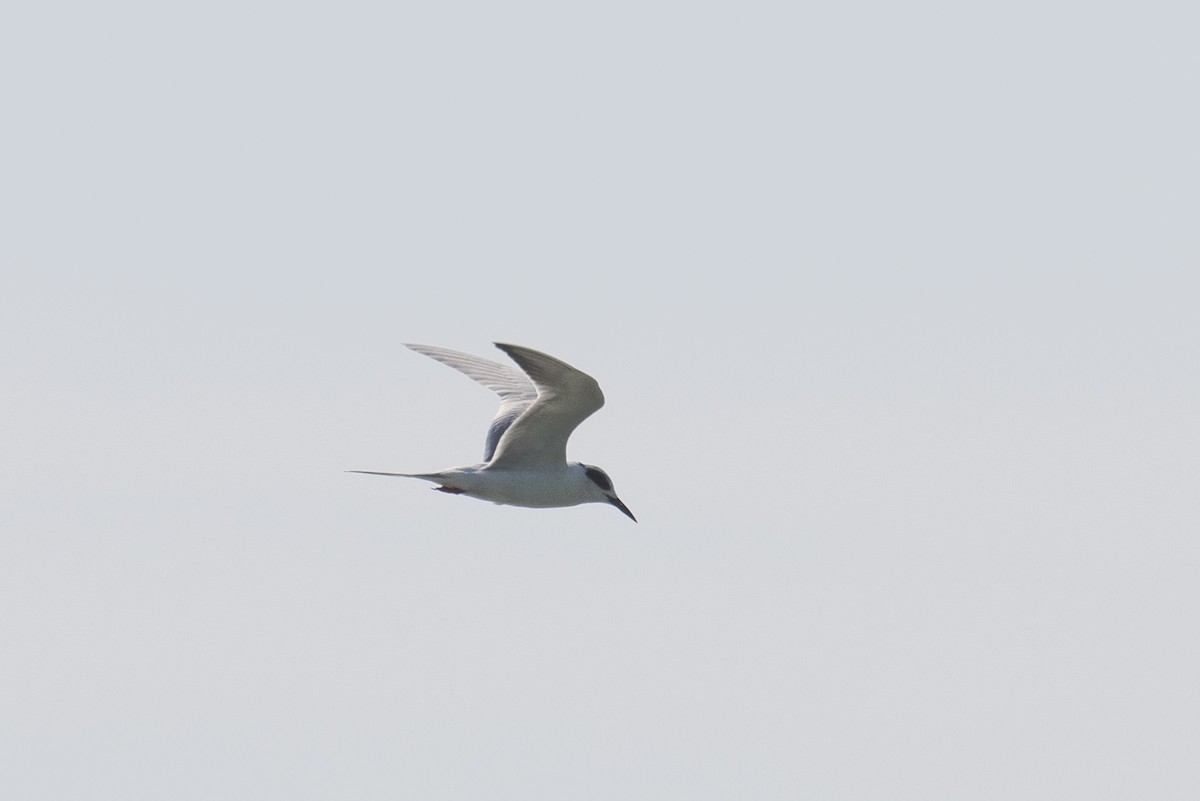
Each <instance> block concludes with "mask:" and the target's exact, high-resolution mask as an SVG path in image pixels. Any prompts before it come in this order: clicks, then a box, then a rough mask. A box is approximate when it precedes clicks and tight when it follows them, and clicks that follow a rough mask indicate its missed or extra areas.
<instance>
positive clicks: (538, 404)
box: [434, 342, 604, 468]
mask: <svg viewBox="0 0 1200 801" xmlns="http://www.w3.org/2000/svg"><path fill="white" fill-rule="evenodd" d="M496 347H498V348H500V350H502V351H504V352H505V353H507V354H508V355H509V356H510V357H512V360H513V361H515V362H516V363H517V365H518V366H520V368H521V369H522V370H524V371H525V373H526V374H527V375H528V376H529V378H530V379H532V380H533V385H534V386H535V387H536V392H537V395H536V399H535V400H534V401H533V403H531V404H528V405H527V406H526V407H525V408H524V410H523V411H522V412H521V414H520V416H519V417H517V419H516V420H515V421H514V422H512V424H511V425H509V426H508V427H507V430H506V431H505V432H504V433H503V435H502V436H501V437H500V442H499V444H498V445H497V447H496V452H495V458H493V459H492V460H491V464H492V465H495V466H504V467H521V468H529V467H539V466H553V465H562V464H565V463H566V460H567V439H568V438H569V437H570V436H571V432H572V431H574V430H575V428H576V426H578V425H579V424H580V423H582V422H583V421H584V420H586V419H587V418H588V416H589V415H591V414H592V413H593V412H595V411H596V410H597V409H599V408H600V407H601V406H603V405H604V393H602V392H601V391H600V385H599V384H598V383H596V379H594V378H592V377H591V376H590V375H588V374H587V373H584V372H581V371H579V370H576V369H575V368H574V367H572V366H571V365H569V364H567V363H566V362H564V361H560V360H558V359H556V358H554V357H553V356H547V355H546V354H545V353H542V352H540V351H536V350H533V349H532V348H524V347H521V346H520V345H507V344H504V343H502V342H497V343H496ZM434 358H437V357H434ZM472 358H473V357H472ZM479 361H484V360H482V359H480V360H479ZM459 369H462V368H459ZM468 375H469V374H468ZM472 377H474V376H472ZM476 380H478V379H476Z"/></svg>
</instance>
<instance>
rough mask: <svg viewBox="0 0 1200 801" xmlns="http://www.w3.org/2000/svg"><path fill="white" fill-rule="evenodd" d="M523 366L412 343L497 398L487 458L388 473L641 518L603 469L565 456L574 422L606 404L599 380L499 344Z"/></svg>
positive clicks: (538, 504) (477, 494)
mask: <svg viewBox="0 0 1200 801" xmlns="http://www.w3.org/2000/svg"><path fill="white" fill-rule="evenodd" d="M495 345H496V347H497V348H499V349H500V350H502V351H504V352H505V353H507V354H508V355H509V356H510V357H511V358H512V360H513V361H515V362H516V363H517V365H518V366H519V367H520V368H521V370H523V371H524V372H521V370H515V369H513V368H512V367H510V366H509V365H506V364H500V363H499V362H494V361H491V360H490V359H483V358H480V357H479V356H472V355H471V354H469V353H460V352H458V351H456V350H449V349H447V348H435V347H430V346H428V345H407V347H409V348H411V349H412V350H415V351H416V352H417V353H422V354H424V355H426V356H428V357H430V358H431V359H436V360H437V361H439V362H441V363H442V364H445V365H449V366H450V367H453V368H454V369H455V370H458V371H459V372H460V373H463V374H464V375H466V376H467V377H469V378H472V379H474V380H475V381H478V382H479V383H480V384H483V385H484V386H485V387H487V388H488V389H490V390H492V391H493V392H495V393H496V394H497V395H499V396H500V409H499V411H497V412H496V416H495V417H494V418H493V419H492V424H491V426H489V427H488V433H487V442H486V444H485V446H484V453H483V462H482V463H480V464H473V465H467V466H465V467H451V468H449V469H447V470H440V471H438V472H436V473H384V472H380V471H376V470H351V471H349V472H351V473H366V474H368V475H373V476H403V477H405V478H419V479H423V480H425V481H432V482H434V483H436V484H437V485H438V486H436V487H434V489H435V490H439V491H441V492H449V493H453V494H456V495H467V496H469V497H471V498H479V499H481V500H485V501H492V502H493V503H498V504H506V505H509V506H527V507H532V508H549V507H556V506H577V505H579V504H581V503H609V504H612V505H613V506H615V507H617V508H618V509H620V510H621V511H622V512H624V513H625V514H626V515H628V516H629V518H630V519H631V520H633V521H634V522H635V523H636V522H637V518H636V517H634V516H633V512H631V511H629V507H627V506H626V505H625V504H624V503H622V502H621V499H620V498H618V497H617V494H616V492H614V491H613V483H612V479H610V478H609V477H608V474H607V473H605V472H604V471H603V470H601V469H600V468H599V467H593V466H592V465H586V464H583V463H582V462H568V461H567V439H568V438H569V437H570V436H571V432H572V431H574V430H575V428H576V426H578V425H579V424H580V423H582V422H583V421H584V420H585V419H587V418H588V417H589V416H590V415H591V414H592V413H593V412H595V411H596V410H597V409H599V408H600V407H601V406H603V405H604V393H602V392H601V391H600V385H599V384H598V383H596V379H594V378H592V377H591V376H590V375H588V374H587V373H584V372H581V371H580V370H576V369H575V368H574V367H572V366H571V365H569V364H567V363H566V362H564V361H560V360H559V359H556V358H554V357H553V356H547V355H546V354H545V353H541V352H540V351H536V350H533V349H532V348H525V347H521V346H520V345H506V344H504V343H501V342H497V343H495Z"/></svg>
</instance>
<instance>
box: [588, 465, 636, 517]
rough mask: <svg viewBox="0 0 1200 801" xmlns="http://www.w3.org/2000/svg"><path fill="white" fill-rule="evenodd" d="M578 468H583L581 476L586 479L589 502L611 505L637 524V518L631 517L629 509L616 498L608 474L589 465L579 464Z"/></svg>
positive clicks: (631, 513)
mask: <svg viewBox="0 0 1200 801" xmlns="http://www.w3.org/2000/svg"><path fill="white" fill-rule="evenodd" d="M579 466H580V467H581V468H583V474H584V476H585V477H586V479H587V481H586V482H585V483H586V484H587V485H588V488H587V492H588V495H589V496H590V497H589V499H588V500H589V501H591V502H593V503H608V504H612V505H613V506H615V507H617V508H618V509H620V510H621V511H622V512H624V513H625V515H626V516H628V517H629V519H630V520H632V521H633V522H635V523H636V522H637V518H636V517H634V516H633V512H631V511H629V507H628V506H626V505H625V504H624V503H622V502H621V499H620V498H618V497H617V493H616V491H615V490H613V483H612V479H611V478H609V477H608V473H605V472H604V471H603V470H601V469H600V468H599V467H594V466H593V465H590V464H583V463H579Z"/></svg>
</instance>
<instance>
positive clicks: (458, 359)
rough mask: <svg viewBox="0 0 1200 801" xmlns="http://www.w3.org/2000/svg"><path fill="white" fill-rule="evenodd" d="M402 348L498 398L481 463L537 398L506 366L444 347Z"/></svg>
mask: <svg viewBox="0 0 1200 801" xmlns="http://www.w3.org/2000/svg"><path fill="white" fill-rule="evenodd" d="M406 346H407V347H408V348H410V349H412V350H415V351H416V352H417V353H421V354H424V355H425V356H428V357H429V358H431V359H436V360H437V361H439V362H441V363H442V364H445V365H447V366H449V367H453V368H454V369H455V370H458V371H459V372H460V373H462V374H463V375H465V376H467V377H468V378H471V379H474V380H475V381H478V382H479V383H480V384H483V385H484V386H485V387H487V388H488V389H490V390H492V391H493V392H495V393H496V394H497V395H499V396H500V408H499V410H497V412H496V416H495V417H494V418H492V424H491V425H490V426H488V433H487V441H486V443H485V444H484V449H483V460H484V461H485V462H490V461H491V459H492V456H493V455H494V454H495V453H496V446H497V444H499V442H500V439H501V438H502V437H503V436H504V432H505V431H507V430H508V428H509V427H510V426H511V425H512V424H513V422H514V421H515V420H516V419H517V418H519V417H520V416H521V414H522V413H523V412H524V411H525V410H526V409H528V408H529V407H530V406H531V405H532V404H533V402H534V401H535V400H536V399H537V396H538V391H537V388H536V387H535V386H534V385H533V382H532V381H530V380H529V378H528V377H526V375H525V374H524V373H522V372H521V371H520V370H516V369H514V368H512V367H510V366H508V365H507V364H500V363H499V362H494V361H491V360H490V359H481V358H480V357H478V356H472V355H471V354H469V353H460V352H459V351H456V350H450V349H448V348H435V347H432V346H430V345H408V344H407V343H406Z"/></svg>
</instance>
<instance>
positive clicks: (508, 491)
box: [462, 470, 584, 509]
mask: <svg viewBox="0 0 1200 801" xmlns="http://www.w3.org/2000/svg"><path fill="white" fill-rule="evenodd" d="M565 478H566V476H565V475H564V476H560V475H559V474H557V473H543V472H530V471H517V470H495V471H488V470H482V471H480V472H479V473H477V474H475V476H473V479H474V480H472V481H469V482H464V485H463V486H462V489H463V491H464V492H465V493H466V494H467V495H470V496H471V497H474V498H479V499H480V500H484V501H491V502H492V503H498V504H503V505H505V506H525V507H529V508H532V509H547V508H553V507H558V506H577V505H579V504H581V503H583V502H584V499H583V498H581V497H578V495H577V493H575V492H573V491H572V485H571V484H569V483H568V482H567V481H566V480H565ZM467 484H469V486H467Z"/></svg>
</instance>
